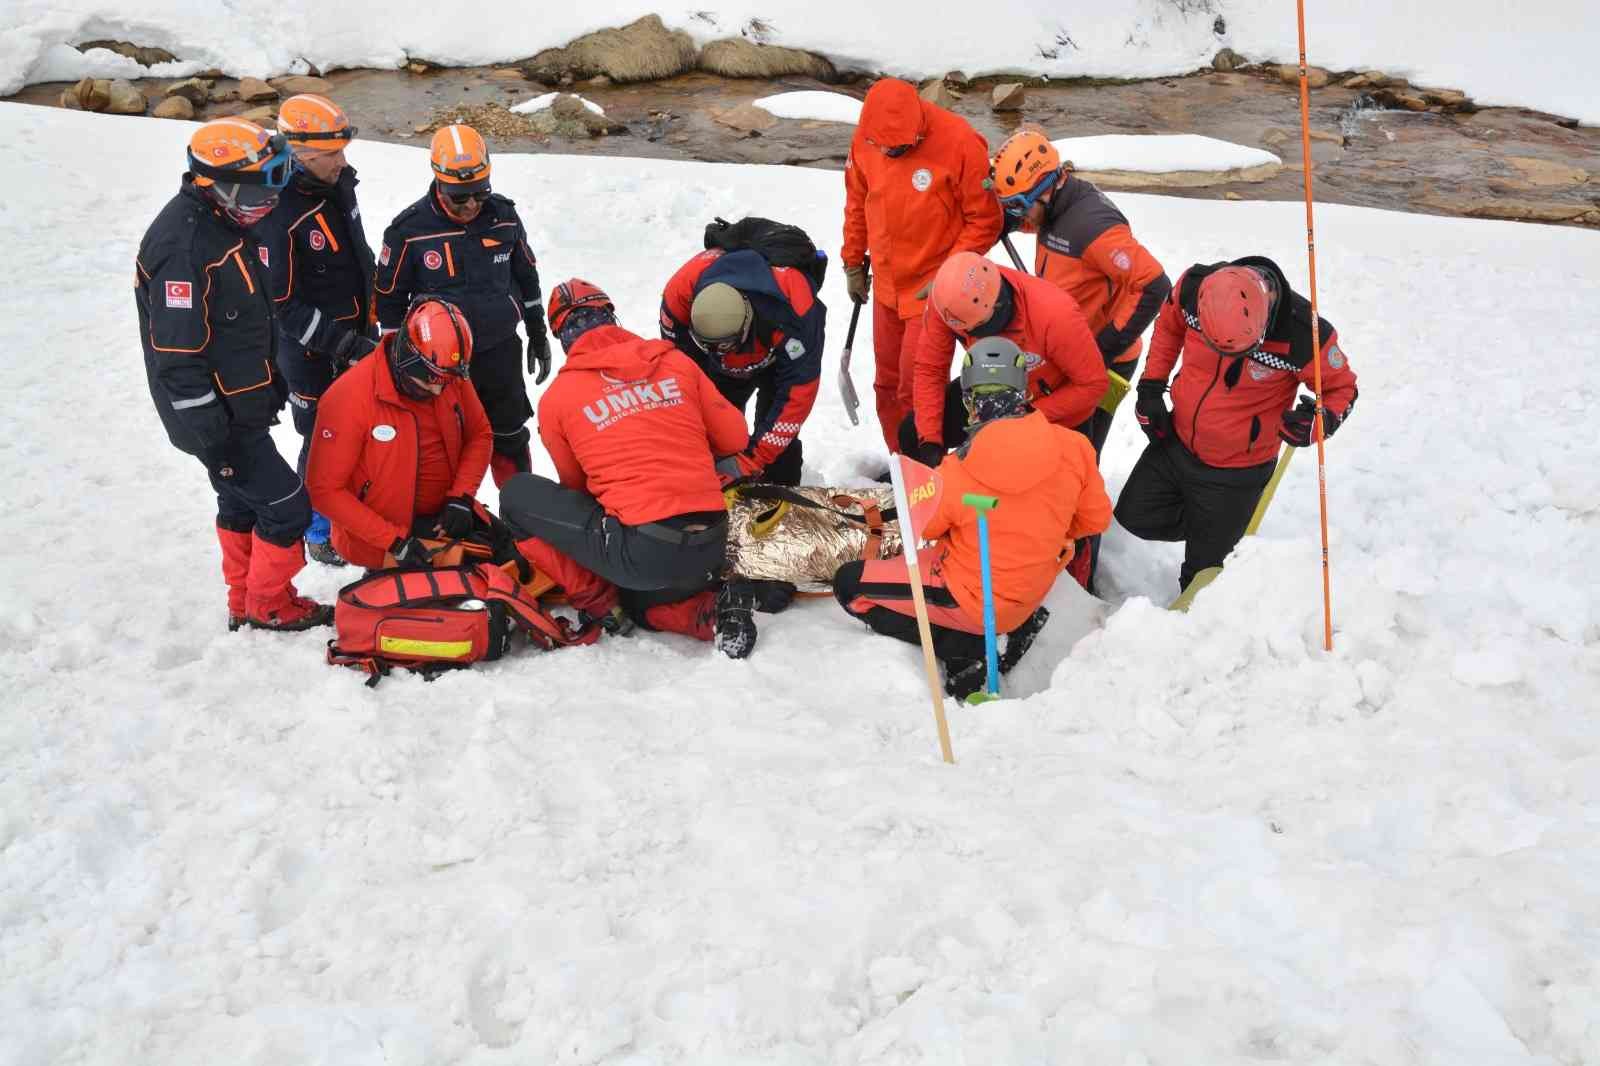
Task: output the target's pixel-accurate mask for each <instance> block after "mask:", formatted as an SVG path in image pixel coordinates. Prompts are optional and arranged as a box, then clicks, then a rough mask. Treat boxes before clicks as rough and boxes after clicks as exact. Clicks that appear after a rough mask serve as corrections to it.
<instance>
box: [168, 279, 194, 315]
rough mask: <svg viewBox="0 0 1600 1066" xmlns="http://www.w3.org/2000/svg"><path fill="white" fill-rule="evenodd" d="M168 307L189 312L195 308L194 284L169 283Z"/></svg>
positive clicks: (182, 282) (186, 282)
mask: <svg viewBox="0 0 1600 1066" xmlns="http://www.w3.org/2000/svg"><path fill="white" fill-rule="evenodd" d="M167 306H168V307H178V308H183V309H184V310H188V309H190V308H193V307H194V283H193V282H192V281H169V282H167Z"/></svg>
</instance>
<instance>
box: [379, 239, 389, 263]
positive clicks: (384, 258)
mask: <svg viewBox="0 0 1600 1066" xmlns="http://www.w3.org/2000/svg"><path fill="white" fill-rule="evenodd" d="M378 262H380V263H382V264H383V265H384V266H388V265H389V246H388V245H387V244H386V245H384V246H383V251H381V252H379V253H378Z"/></svg>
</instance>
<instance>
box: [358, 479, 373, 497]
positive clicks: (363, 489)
mask: <svg viewBox="0 0 1600 1066" xmlns="http://www.w3.org/2000/svg"><path fill="white" fill-rule="evenodd" d="M370 488H372V481H371V479H368V480H367V481H364V482H362V485H361V491H360V492H358V493H356V499H358V500H365V499H366V498H367V490H368V489H370Z"/></svg>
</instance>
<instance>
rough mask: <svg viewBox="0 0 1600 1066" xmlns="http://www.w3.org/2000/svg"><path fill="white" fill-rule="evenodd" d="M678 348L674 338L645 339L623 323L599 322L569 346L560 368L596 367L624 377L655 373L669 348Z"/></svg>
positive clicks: (566, 369) (604, 371)
mask: <svg viewBox="0 0 1600 1066" xmlns="http://www.w3.org/2000/svg"><path fill="white" fill-rule="evenodd" d="M677 350H678V349H677V348H676V347H675V346H674V345H673V343H672V342H671V341H662V340H646V339H645V338H643V337H641V336H639V335H638V334H636V333H631V332H629V331H628V330H625V329H623V328H622V327H621V326H596V327H594V328H593V329H591V330H589V331H588V332H587V333H585V334H584V335H583V336H581V337H579V338H578V339H577V341H576V342H574V344H573V345H572V347H571V348H569V349H568V350H567V358H566V361H565V362H564V363H562V364H561V372H562V373H565V372H566V371H568V370H595V371H599V372H600V373H602V374H606V375H608V376H610V377H614V378H618V379H621V380H623V381H638V380H640V379H643V378H648V377H650V376H652V375H653V374H654V373H655V371H656V368H657V367H658V366H660V365H661V359H662V357H663V356H665V355H666V354H667V353H668V352H675V351H677Z"/></svg>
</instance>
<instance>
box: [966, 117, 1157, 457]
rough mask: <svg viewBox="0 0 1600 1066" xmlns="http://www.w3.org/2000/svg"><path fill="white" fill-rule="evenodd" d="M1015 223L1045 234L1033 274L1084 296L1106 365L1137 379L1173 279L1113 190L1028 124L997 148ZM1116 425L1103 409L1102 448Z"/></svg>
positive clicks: (1097, 437)
mask: <svg viewBox="0 0 1600 1066" xmlns="http://www.w3.org/2000/svg"><path fill="white" fill-rule="evenodd" d="M991 180H992V182H993V184H994V191H995V195H997V196H999V197H1000V207H1001V209H1002V210H1004V211H1005V213H1006V221H1007V224H1008V225H1012V224H1015V225H1016V226H1017V227H1018V228H1019V229H1021V230H1022V232H1024V233H1036V234H1038V245H1037V251H1036V252H1035V253H1034V263H1033V269H1034V273H1035V274H1037V275H1038V276H1039V277H1041V278H1044V279H1045V280H1046V281H1049V282H1051V283H1052V284H1054V285H1056V286H1057V287H1059V288H1060V289H1061V290H1062V291H1063V292H1065V293H1066V294H1067V295H1068V296H1071V297H1072V299H1073V300H1074V301H1075V302H1076V303H1077V305H1078V309H1079V310H1080V311H1082V312H1083V317H1084V318H1085V319H1087V320H1088V323H1089V329H1090V331H1091V332H1093V333H1094V340H1095V344H1096V345H1097V346H1098V347H1099V349H1100V356H1101V358H1102V359H1103V360H1104V362H1105V365H1106V369H1108V370H1112V371H1115V372H1116V373H1117V374H1118V375H1119V376H1121V377H1122V378H1123V379H1124V380H1126V381H1132V380H1133V375H1134V371H1136V370H1137V369H1138V366H1139V352H1140V349H1141V347H1142V341H1141V338H1142V337H1143V336H1144V331H1145V330H1146V329H1148V328H1149V326H1150V323H1151V322H1153V321H1155V317H1156V312H1157V311H1159V310H1161V301H1162V300H1165V299H1166V298H1167V293H1169V292H1171V291H1172V282H1171V281H1169V280H1168V279H1167V275H1166V272H1165V271H1163V270H1162V269H1161V264H1160V263H1158V262H1157V261H1156V258H1155V256H1153V255H1151V254H1150V253H1149V252H1148V251H1146V250H1145V247H1144V245H1142V244H1140V243H1139V242H1138V241H1137V240H1135V239H1134V236H1133V230H1132V229H1131V228H1130V227H1129V225H1128V220H1127V218H1126V217H1124V216H1123V214H1122V212H1121V211H1118V210H1117V207H1116V205H1115V204H1113V203H1112V202H1111V201H1110V200H1109V199H1107V197H1106V195H1105V194H1104V193H1102V192H1101V191H1100V190H1099V189H1097V188H1095V187H1094V186H1093V185H1091V184H1090V183H1089V182H1087V181H1084V180H1083V179H1082V178H1078V177H1074V176H1073V174H1072V167H1071V165H1070V164H1063V163H1062V162H1061V154H1060V153H1059V152H1058V151H1056V147H1055V145H1053V144H1051V143H1050V141H1049V139H1047V138H1046V137H1045V136H1044V134H1042V133H1039V132H1038V131H1036V130H1021V131H1018V132H1017V133H1014V134H1012V135H1011V136H1010V137H1009V138H1007V140H1006V141H1005V143H1004V144H1002V145H1001V146H1000V150H999V151H998V152H996V153H995V157H994V168H993V173H992V175H991ZM1110 431H1111V412H1110V411H1104V410H1100V409H1099V408H1096V410H1095V412H1094V414H1093V415H1092V416H1091V420H1090V424H1089V426H1088V428H1087V429H1086V430H1085V432H1087V433H1088V435H1089V439H1090V440H1091V441H1093V442H1094V450H1095V454H1096V455H1098V454H1100V449H1101V448H1103V447H1104V446H1105V443H1106V435H1107V434H1108V433H1110Z"/></svg>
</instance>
